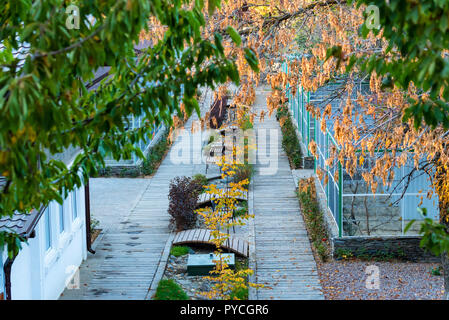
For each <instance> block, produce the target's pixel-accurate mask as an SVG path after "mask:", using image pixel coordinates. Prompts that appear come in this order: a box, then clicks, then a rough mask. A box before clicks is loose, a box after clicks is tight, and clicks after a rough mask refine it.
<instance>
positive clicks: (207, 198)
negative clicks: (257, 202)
mask: <svg viewBox="0 0 449 320" xmlns="http://www.w3.org/2000/svg"><path fill="white" fill-rule="evenodd" d="M213 197H217V195H215V194H210V193H206V192H203V193H202V194H200V195H199V197H198V203H197V206H198V207H199V206H203V205H205V204H207V203H209V202H211V201H212V198H213ZM236 199H237V200H238V201H248V192H245V193H244V194H243V195H241V196H239V197H236Z"/></svg>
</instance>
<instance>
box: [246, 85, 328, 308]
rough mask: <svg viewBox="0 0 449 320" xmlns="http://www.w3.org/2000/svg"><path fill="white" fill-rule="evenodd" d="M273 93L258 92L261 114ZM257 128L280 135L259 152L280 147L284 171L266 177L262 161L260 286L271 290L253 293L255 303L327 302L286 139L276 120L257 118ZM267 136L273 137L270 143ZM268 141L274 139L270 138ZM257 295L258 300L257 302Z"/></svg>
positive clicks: (256, 194) (258, 180) (257, 205)
mask: <svg viewBox="0 0 449 320" xmlns="http://www.w3.org/2000/svg"><path fill="white" fill-rule="evenodd" d="M266 94H267V92H264V91H258V94H257V98H256V103H255V110H256V111H257V112H258V113H260V111H261V110H266ZM254 128H255V129H256V131H257V130H258V129H268V130H270V129H274V131H276V132H277V133H278V134H277V138H276V137H273V136H272V137H273V138H275V139H273V140H272V141H266V142H264V141H260V140H261V139H260V133H259V134H258V141H257V148H258V150H259V149H261V148H263V147H266V148H267V150H268V152H269V150H271V149H270V147H271V146H272V144H273V143H277V148H275V149H274V150H275V152H277V153H278V157H277V159H278V169H277V172H276V173H275V175H261V170H263V168H264V167H265V168H266V167H267V165H263V164H260V160H261V159H260V157H259V156H258V161H257V165H256V166H255V169H256V172H255V176H254V179H253V183H254V185H253V195H252V196H253V208H254V214H255V220H254V238H255V255H253V259H255V262H254V261H253V263H252V265H253V266H255V280H256V282H257V283H260V284H263V285H264V286H265V288H262V289H258V290H253V291H252V292H253V296H252V297H251V296H250V299H260V300H262V299H275V300H278V299H324V296H323V294H322V292H321V285H320V282H319V277H318V273H317V267H316V263H315V260H314V257H313V254H312V251H311V248H310V243H309V239H308V236H307V231H306V228H305V225H304V221H303V218H302V215H301V213H300V208H299V203H298V199H297V197H296V194H295V184H294V181H293V176H292V173H291V170H290V165H289V162H288V158H287V155H286V154H285V152H284V150H283V148H282V134H281V132H280V127H279V124H278V122H277V121H276V117H275V114H273V115H272V117H271V118H270V117H268V116H267V117H266V118H265V120H264V121H263V122H262V123H261V122H260V121H259V119H258V118H257V117H256V119H255V123H254ZM269 136H270V135H269V133H267V137H269ZM267 140H268V138H267ZM254 295H255V296H254Z"/></svg>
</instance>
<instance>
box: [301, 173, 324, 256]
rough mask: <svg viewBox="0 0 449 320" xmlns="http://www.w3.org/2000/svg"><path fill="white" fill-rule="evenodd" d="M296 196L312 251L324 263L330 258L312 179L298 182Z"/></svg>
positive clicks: (321, 214) (322, 217)
mask: <svg viewBox="0 0 449 320" xmlns="http://www.w3.org/2000/svg"><path fill="white" fill-rule="evenodd" d="M297 194H298V198H299V203H300V205H301V211H302V213H303V216H304V221H305V223H306V227H307V232H308V234H309V238H310V240H311V242H312V245H313V248H314V251H315V253H316V255H317V256H318V257H319V258H320V259H321V260H322V261H323V262H326V261H327V260H328V259H329V257H330V244H329V235H328V232H327V229H326V225H325V222H324V216H323V213H322V212H321V210H320V208H319V205H318V201H317V199H316V190H315V181H314V179H313V178H309V179H303V180H300V181H299V185H298V191H297Z"/></svg>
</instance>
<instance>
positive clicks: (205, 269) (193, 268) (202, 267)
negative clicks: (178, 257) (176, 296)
mask: <svg viewBox="0 0 449 320" xmlns="http://www.w3.org/2000/svg"><path fill="white" fill-rule="evenodd" d="M222 256H223V259H224V261H225V262H226V263H227V264H228V266H229V268H231V269H234V268H235V255H234V254H233V253H223V254H222ZM219 259H220V258H219V256H217V255H215V254H213V253H210V254H189V257H188V259H187V275H189V276H209V275H210V273H209V272H210V271H212V270H213V269H214V267H215V263H214V262H213V260H219Z"/></svg>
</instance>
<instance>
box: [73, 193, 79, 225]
mask: <svg viewBox="0 0 449 320" xmlns="http://www.w3.org/2000/svg"><path fill="white" fill-rule="evenodd" d="M77 193H78V190H76V189H75V190H73V193H72V218H73V220H75V219H76V218H77V217H78V206H77V204H78V203H77V202H78V201H77V200H78V199H77V198H78V195H77Z"/></svg>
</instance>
